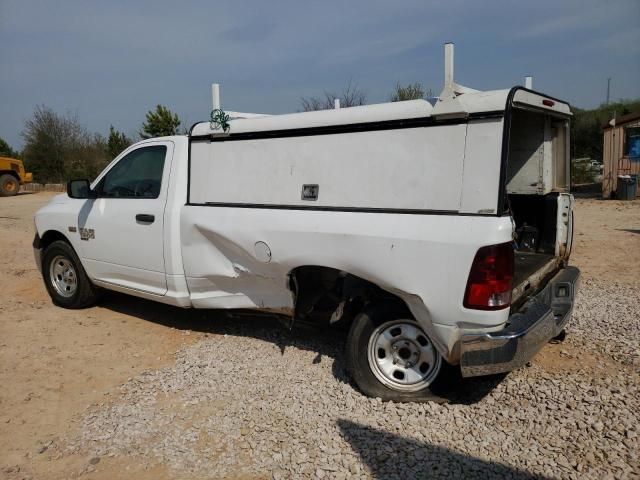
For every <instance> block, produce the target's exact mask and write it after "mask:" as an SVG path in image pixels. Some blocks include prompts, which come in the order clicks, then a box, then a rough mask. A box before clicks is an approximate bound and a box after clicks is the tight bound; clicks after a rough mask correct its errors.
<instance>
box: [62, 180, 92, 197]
mask: <svg viewBox="0 0 640 480" xmlns="http://www.w3.org/2000/svg"><path fill="white" fill-rule="evenodd" d="M67 195H69V197H70V198H96V195H95V193H94V192H93V190H91V186H90V184H89V180H86V179H83V180H69V181H68V182H67Z"/></svg>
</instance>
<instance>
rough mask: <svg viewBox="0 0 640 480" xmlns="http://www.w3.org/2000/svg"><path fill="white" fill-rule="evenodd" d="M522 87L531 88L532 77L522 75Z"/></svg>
mask: <svg viewBox="0 0 640 480" xmlns="http://www.w3.org/2000/svg"><path fill="white" fill-rule="evenodd" d="M524 88H528V89H529V90H531V89H533V77H531V76H526V77H524Z"/></svg>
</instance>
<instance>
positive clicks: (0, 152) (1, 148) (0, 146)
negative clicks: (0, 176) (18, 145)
mask: <svg viewBox="0 0 640 480" xmlns="http://www.w3.org/2000/svg"><path fill="white" fill-rule="evenodd" d="M18 156H19V154H18V152H16V151H15V150H14V149H13V148H11V145H9V144H8V143H7V142H6V141H5V140H4V138H0V157H11V158H18Z"/></svg>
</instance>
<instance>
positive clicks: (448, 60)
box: [441, 43, 454, 97]
mask: <svg viewBox="0 0 640 480" xmlns="http://www.w3.org/2000/svg"><path fill="white" fill-rule="evenodd" d="M453 54H454V45H453V43H445V44H444V90H445V91H447V92H451V93H453V87H454V81H453V66H454V59H453ZM441 97H442V95H441Z"/></svg>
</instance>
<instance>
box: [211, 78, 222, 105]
mask: <svg viewBox="0 0 640 480" xmlns="http://www.w3.org/2000/svg"><path fill="white" fill-rule="evenodd" d="M211 107H212V108H213V110H218V109H219V108H220V85H219V84H217V83H212V84H211Z"/></svg>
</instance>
